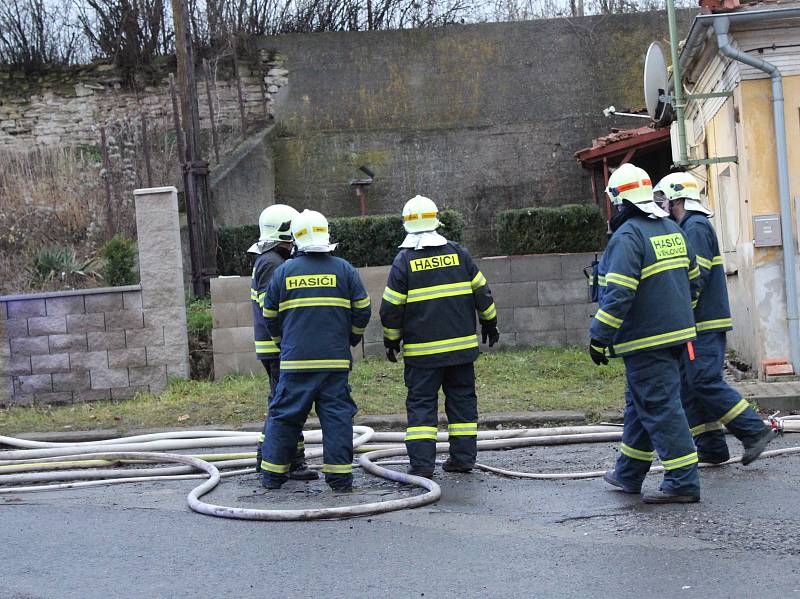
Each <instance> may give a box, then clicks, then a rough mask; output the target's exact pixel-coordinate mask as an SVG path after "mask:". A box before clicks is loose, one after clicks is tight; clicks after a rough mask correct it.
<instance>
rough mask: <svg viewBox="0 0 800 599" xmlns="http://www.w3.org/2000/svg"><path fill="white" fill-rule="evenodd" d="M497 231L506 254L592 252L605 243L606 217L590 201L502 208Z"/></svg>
mask: <svg viewBox="0 0 800 599" xmlns="http://www.w3.org/2000/svg"><path fill="white" fill-rule="evenodd" d="M497 234H498V240H499V243H500V248H501V249H502V250H503V253H505V254H508V255H514V254H517V255H518V254H566V253H571V252H594V251H597V250H599V249H601V248H602V247H603V246H604V245H605V240H606V221H605V219H604V218H603V215H602V213H601V212H600V209H599V208H598V207H597V206H594V205H592V204H567V205H565V206H560V207H558V208H522V209H519V210H505V211H503V212H500V213H499V214H498V215H497Z"/></svg>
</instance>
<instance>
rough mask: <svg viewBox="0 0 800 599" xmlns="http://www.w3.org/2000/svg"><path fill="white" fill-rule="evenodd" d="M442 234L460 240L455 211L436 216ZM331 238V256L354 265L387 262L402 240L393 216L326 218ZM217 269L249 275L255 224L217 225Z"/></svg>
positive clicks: (397, 218) (460, 225)
mask: <svg viewBox="0 0 800 599" xmlns="http://www.w3.org/2000/svg"><path fill="white" fill-rule="evenodd" d="M439 218H440V220H441V221H442V224H443V225H444V227H443V229H442V230H441V232H442V234H443V235H444V236H445V237H447V238H448V239H450V240H452V241H456V242H460V241H461V239H462V236H463V233H464V217H463V215H462V214H461V213H460V212H456V211H455V210H444V211H442V212H441V214H440V215H439ZM330 229H331V239H332V240H333V241H334V242H336V243H338V244H339V246H338V247H337V248H336V251H335V252H334V255H335V256H339V257H341V258H344V259H345V260H347V261H348V262H350V264H352V265H353V266H355V267H356V268H360V267H362V266H385V265H387V264H391V263H392V260H393V259H394V257H395V255H396V254H397V246H398V245H400V243H401V242H402V241H403V237H404V236H405V232H404V230H403V220H402V218H401V217H400V216H397V215H375V216H354V217H349V218H333V219H331V220H330ZM217 239H218V243H219V246H218V249H217V268H218V270H219V274H220V275H241V276H246V275H250V273H251V272H252V269H253V260H254V259H255V256H254V254H248V253H247V248H249V247H250V246H251V245H252V244H253V242H255V241H256V240H257V239H258V226H257V225H244V226H241V227H221V228H220V229H219V230H218V231H217Z"/></svg>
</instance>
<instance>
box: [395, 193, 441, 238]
mask: <svg viewBox="0 0 800 599" xmlns="http://www.w3.org/2000/svg"><path fill="white" fill-rule="evenodd" d="M439 225H441V223H440V222H439V209H438V208H437V207H436V204H434V203H433V200H431V199H429V198H426V197H425V196H414V197H413V198H411V199H410V200H408V201H407V202H406V205H405V206H403V226H404V227H405V229H406V231H407V232H408V233H424V232H425V231H435V230H436V229H437V227H439Z"/></svg>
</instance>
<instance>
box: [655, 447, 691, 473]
mask: <svg viewBox="0 0 800 599" xmlns="http://www.w3.org/2000/svg"><path fill="white" fill-rule="evenodd" d="M696 463H697V452H696V451H693V452H692V453H687V454H686V455H684V456H681V457H679V458H675V459H672V460H661V465H662V466H664V470H675V469H676V468H683V467H685V466H691V465H692V464H696Z"/></svg>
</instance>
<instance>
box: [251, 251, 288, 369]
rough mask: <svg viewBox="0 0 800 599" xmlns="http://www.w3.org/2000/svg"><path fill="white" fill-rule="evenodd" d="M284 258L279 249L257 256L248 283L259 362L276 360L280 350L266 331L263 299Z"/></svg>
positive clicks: (284, 260)
mask: <svg viewBox="0 0 800 599" xmlns="http://www.w3.org/2000/svg"><path fill="white" fill-rule="evenodd" d="M284 262H286V258H285V257H284V256H282V255H281V250H280V249H279V248H276V247H274V248H272V249H270V250H267V251H266V252H264V253H263V254H259V255H258V257H257V258H256V261H255V264H254V265H253V275H252V278H251V282H250V300H251V302H250V303H251V304H252V306H253V337H254V338H255V343H256V358H258V359H259V360H277V359H278V358H280V350H279V349H278V346H277V345H275V342H274V341H273V340H272V337H270V334H269V332H268V331H267V323H266V321H265V320H264V314H263V311H264V299H265V298H266V296H267V289H268V288H269V282H270V280H272V275H273V274H274V273H275V270H276V269H277V268H278V267H279V266H280V265H281V264H283V263H284Z"/></svg>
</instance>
